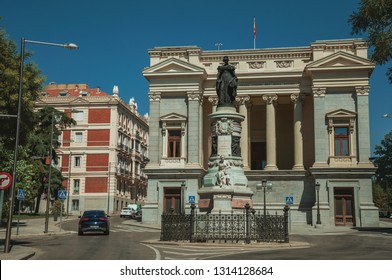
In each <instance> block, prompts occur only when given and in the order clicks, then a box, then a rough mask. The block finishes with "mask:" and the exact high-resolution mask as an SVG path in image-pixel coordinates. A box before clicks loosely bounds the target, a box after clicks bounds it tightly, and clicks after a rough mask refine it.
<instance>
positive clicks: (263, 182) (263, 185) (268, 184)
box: [256, 179, 272, 219]
mask: <svg viewBox="0 0 392 280" xmlns="http://www.w3.org/2000/svg"><path fill="white" fill-rule="evenodd" d="M256 189H257V190H260V189H263V196H264V219H265V218H266V216H267V201H266V190H267V189H269V190H270V189H272V183H271V182H268V181H267V179H263V180H261V184H257V185H256Z"/></svg>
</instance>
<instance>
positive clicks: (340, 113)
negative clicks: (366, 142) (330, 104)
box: [326, 109, 357, 118]
mask: <svg viewBox="0 0 392 280" xmlns="http://www.w3.org/2000/svg"><path fill="white" fill-rule="evenodd" d="M356 115H357V114H356V113H355V112H352V111H349V110H346V109H339V110H335V111H332V112H329V113H327V114H326V116H327V118H355V117H356Z"/></svg>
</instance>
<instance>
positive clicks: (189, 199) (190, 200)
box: [188, 195, 196, 204]
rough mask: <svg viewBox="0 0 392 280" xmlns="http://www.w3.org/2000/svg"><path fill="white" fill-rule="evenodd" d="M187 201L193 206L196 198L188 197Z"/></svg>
mask: <svg viewBox="0 0 392 280" xmlns="http://www.w3.org/2000/svg"><path fill="white" fill-rule="evenodd" d="M188 201H189V203H190V204H195V202H196V197H195V196H194V195H190V196H189V197H188Z"/></svg>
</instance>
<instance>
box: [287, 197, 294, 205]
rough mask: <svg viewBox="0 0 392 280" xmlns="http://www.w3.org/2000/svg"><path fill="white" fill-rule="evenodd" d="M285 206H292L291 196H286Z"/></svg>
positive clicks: (292, 199) (292, 198)
mask: <svg viewBox="0 0 392 280" xmlns="http://www.w3.org/2000/svg"><path fill="white" fill-rule="evenodd" d="M286 204H287V205H292V204H294V197H293V196H291V195H289V196H286Z"/></svg>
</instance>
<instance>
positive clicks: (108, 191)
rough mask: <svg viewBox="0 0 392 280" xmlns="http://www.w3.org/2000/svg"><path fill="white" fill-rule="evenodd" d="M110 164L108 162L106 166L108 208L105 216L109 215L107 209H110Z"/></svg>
mask: <svg viewBox="0 0 392 280" xmlns="http://www.w3.org/2000/svg"><path fill="white" fill-rule="evenodd" d="M111 166H112V163H111V162H109V164H108V207H107V211H106V212H107V215H109V209H110V169H111Z"/></svg>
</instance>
